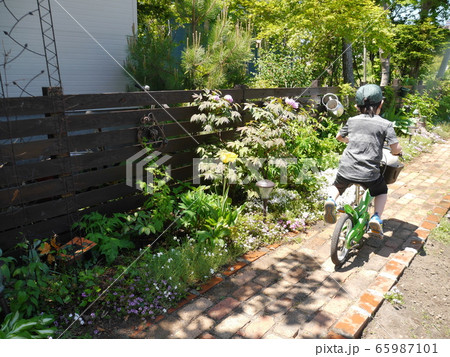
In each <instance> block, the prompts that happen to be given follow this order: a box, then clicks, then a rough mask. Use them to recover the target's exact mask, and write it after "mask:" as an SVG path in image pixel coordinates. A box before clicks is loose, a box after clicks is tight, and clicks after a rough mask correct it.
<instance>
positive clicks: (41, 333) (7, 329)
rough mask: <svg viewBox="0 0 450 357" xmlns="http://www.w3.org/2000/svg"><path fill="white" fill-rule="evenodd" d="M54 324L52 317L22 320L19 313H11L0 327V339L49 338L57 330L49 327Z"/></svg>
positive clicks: (35, 317)
mask: <svg viewBox="0 0 450 357" xmlns="http://www.w3.org/2000/svg"><path fill="white" fill-rule="evenodd" d="M52 322H53V317H50V316H34V317H32V318H29V319H23V318H20V314H19V312H18V311H16V312H14V313H10V314H8V315H7V316H6V318H5V320H4V321H3V323H2V324H1V326H0V339H13V338H26V339H37V338H49V337H51V336H52V335H53V334H54V332H55V331H56V328H54V327H49V325H50V324H51V323H52Z"/></svg>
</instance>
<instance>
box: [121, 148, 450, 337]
mask: <svg viewBox="0 0 450 357" xmlns="http://www.w3.org/2000/svg"><path fill="white" fill-rule="evenodd" d="M449 169H450V143H449V142H446V143H444V144H437V145H434V146H433V149H432V152H430V153H424V154H422V155H421V156H420V157H419V158H417V159H416V160H415V161H414V162H412V163H410V164H408V165H407V166H406V167H405V168H404V170H403V171H402V173H401V174H400V176H399V179H398V181H397V182H396V183H394V184H392V185H390V191H389V200H388V204H387V209H386V211H385V213H384V217H383V218H384V220H385V224H384V229H385V237H384V238H383V240H381V239H379V238H375V237H370V238H369V239H368V240H367V242H366V244H365V245H364V246H363V248H362V249H361V250H360V251H359V253H358V254H357V255H356V256H354V257H352V258H351V259H350V260H349V262H348V263H347V264H346V265H345V266H344V267H342V268H341V269H339V270H337V271H335V269H334V265H333V264H332V263H331V260H330V257H329V251H330V239H329V237H330V235H331V233H332V231H333V228H334V226H332V225H331V226H330V225H324V224H322V223H319V224H318V225H316V226H315V227H314V228H313V229H310V230H309V231H308V232H307V233H305V234H302V238H303V239H302V242H301V243H297V244H283V245H281V246H277V245H274V246H269V247H266V248H263V249H262V250H260V251H258V252H251V253H248V254H246V255H244V256H243V257H241V258H240V259H239V260H238V262H237V264H235V265H234V266H232V267H229V268H228V269H227V270H226V271H225V272H223V273H222V274H220V275H218V276H217V277H215V278H213V279H212V280H211V281H210V282H209V283H208V284H205V286H204V287H203V289H202V291H201V293H200V294H199V295H190V296H189V297H188V298H187V299H186V300H185V301H183V302H182V303H180V305H179V306H178V307H177V308H176V309H172V310H171V311H170V313H169V314H168V315H166V316H164V317H161V318H160V319H157V321H153V322H151V323H150V322H148V323H144V324H142V325H140V326H137V327H136V330H135V332H134V333H133V334H132V335H131V336H130V337H132V338H227V339H228V338H252V339H255V338H321V337H328V338H343V337H346V338H357V337H359V336H360V335H361V332H362V330H363V329H364V327H365V325H366V324H367V322H368V321H369V320H370V318H371V316H373V314H374V313H375V312H376V310H377V309H378V307H379V306H380V305H381V303H382V301H383V294H384V293H385V292H387V291H389V289H390V288H391V287H392V286H393V285H394V284H395V283H396V281H397V280H398V279H399V277H400V276H401V274H402V272H403V270H404V269H406V268H407V267H408V265H409V263H410V262H411V260H412V259H413V258H414V256H415V255H416V253H417V251H418V250H419V249H420V247H421V246H422V244H424V243H425V241H426V238H427V236H428V233H429V231H430V230H431V229H433V228H434V227H436V225H437V222H439V220H440V218H441V217H442V216H443V215H445V214H446V212H447V210H448V209H449V208H450V176H449V174H448V172H449Z"/></svg>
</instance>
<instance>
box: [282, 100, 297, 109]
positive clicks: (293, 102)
mask: <svg viewBox="0 0 450 357" xmlns="http://www.w3.org/2000/svg"><path fill="white" fill-rule="evenodd" d="M284 102H285V103H286V104H287V105H290V106H291V107H292V108H294V109H298V102H296V101H295V100H294V99H291V98H286V99H285V100H284Z"/></svg>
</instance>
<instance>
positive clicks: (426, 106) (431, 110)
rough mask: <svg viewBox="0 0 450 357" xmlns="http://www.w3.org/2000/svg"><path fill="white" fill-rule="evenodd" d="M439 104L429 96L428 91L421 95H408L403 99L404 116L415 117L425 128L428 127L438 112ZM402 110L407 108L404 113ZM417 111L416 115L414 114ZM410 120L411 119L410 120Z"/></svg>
mask: <svg viewBox="0 0 450 357" xmlns="http://www.w3.org/2000/svg"><path fill="white" fill-rule="evenodd" d="M438 107H439V102H438V101H437V100H436V99H434V98H433V97H431V96H430V94H429V92H428V91H424V92H423V93H408V94H407V95H406V97H405V98H404V107H403V111H402V112H403V113H404V115H405V116H406V115H408V114H409V115H410V116H411V114H412V115H413V116H416V118H417V119H419V120H422V121H423V122H424V123H426V124H427V126H430V125H431V124H432V123H433V122H434V120H435V117H436V114H437V112H438ZM404 108H408V111H409V112H406V111H405V109H404ZM415 111H417V112H418V114H414V112H415ZM410 120H412V119H410Z"/></svg>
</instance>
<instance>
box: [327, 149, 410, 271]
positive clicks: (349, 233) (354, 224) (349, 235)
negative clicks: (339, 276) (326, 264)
mask: <svg viewBox="0 0 450 357" xmlns="http://www.w3.org/2000/svg"><path fill="white" fill-rule="evenodd" d="M385 150H386V149H385ZM383 151H384V150H383ZM389 154H390V152H389ZM383 160H384V161H382V165H381V174H382V175H384V177H385V181H386V183H387V184H391V183H394V182H395V181H396V180H397V177H398V174H399V173H400V171H401V170H402V169H403V164H401V163H400V162H397V163H396V164H392V163H389V162H388V157H387V154H386V152H384V155H383ZM383 164H384V165H383ZM361 195H362V197H361ZM373 199H374V197H372V196H371V195H370V193H369V190H365V191H364V192H363V193H362V194H361V187H360V185H356V199H355V203H356V205H355V207H354V208H353V207H351V206H350V205H349V204H346V205H344V207H343V211H341V212H342V213H343V215H342V216H341V217H340V218H339V220H338V221H337V223H336V226H335V228H334V231H333V234H332V236H331V247H330V248H331V249H330V250H331V251H330V253H331V261H332V262H333V263H334V265H335V266H341V265H342V264H344V263H345V261H346V260H347V259H348V257H349V254H350V252H351V251H352V250H355V249H359V248H361V247H362V245H363V241H362V239H363V237H364V234H365V233H368V232H370V228H369V221H370V217H371V215H370V214H369V209H370V208H371V206H372V201H373ZM381 235H382V234H381Z"/></svg>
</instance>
